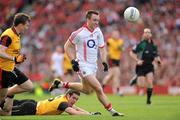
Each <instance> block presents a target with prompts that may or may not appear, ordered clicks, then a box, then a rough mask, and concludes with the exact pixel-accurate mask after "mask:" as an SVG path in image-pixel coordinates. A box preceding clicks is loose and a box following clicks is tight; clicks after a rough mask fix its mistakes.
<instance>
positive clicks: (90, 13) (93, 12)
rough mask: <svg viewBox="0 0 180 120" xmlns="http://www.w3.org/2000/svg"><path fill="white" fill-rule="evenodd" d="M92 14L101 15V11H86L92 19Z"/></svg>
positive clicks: (87, 16)
mask: <svg viewBox="0 0 180 120" xmlns="http://www.w3.org/2000/svg"><path fill="white" fill-rule="evenodd" d="M92 14H96V15H99V12H98V11H96V10H88V11H87V12H86V19H90V18H91V16H92Z"/></svg>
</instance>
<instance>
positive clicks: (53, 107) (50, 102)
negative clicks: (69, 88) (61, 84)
mask: <svg viewBox="0 0 180 120" xmlns="http://www.w3.org/2000/svg"><path fill="white" fill-rule="evenodd" d="M62 102H68V99H67V97H66V96H57V97H55V98H49V99H46V100H43V101H39V102H38V103H37V107H36V115H58V114H61V113H63V112H64V111H60V110H58V107H59V105H60V104H61V103H62Z"/></svg>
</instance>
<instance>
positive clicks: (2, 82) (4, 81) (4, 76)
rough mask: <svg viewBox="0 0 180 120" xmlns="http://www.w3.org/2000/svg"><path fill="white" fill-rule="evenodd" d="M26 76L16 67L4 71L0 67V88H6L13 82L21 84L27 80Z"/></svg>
mask: <svg viewBox="0 0 180 120" xmlns="http://www.w3.org/2000/svg"><path fill="white" fill-rule="evenodd" d="M27 80H28V78H27V77H26V75H25V74H24V73H22V72H21V71H20V70H18V69H17V68H14V70H13V71H12V72H11V71H5V70H2V69H1V68H0V88H8V87H10V86H12V85H14V84H18V85H20V84H22V83H24V82H25V81H27Z"/></svg>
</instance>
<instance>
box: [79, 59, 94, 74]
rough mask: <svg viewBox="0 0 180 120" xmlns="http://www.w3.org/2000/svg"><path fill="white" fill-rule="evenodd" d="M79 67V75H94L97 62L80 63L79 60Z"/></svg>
mask: <svg viewBox="0 0 180 120" xmlns="http://www.w3.org/2000/svg"><path fill="white" fill-rule="evenodd" d="M79 69H80V71H79V72H80V75H82V76H83V77H85V76H87V75H96V72H97V63H95V64H91V63H84V62H83V63H82V62H79Z"/></svg>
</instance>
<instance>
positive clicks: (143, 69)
mask: <svg viewBox="0 0 180 120" xmlns="http://www.w3.org/2000/svg"><path fill="white" fill-rule="evenodd" d="M150 72H152V73H154V66H153V64H147V65H141V66H139V65H137V66H136V74H137V76H146V74H148V73H150Z"/></svg>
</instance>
